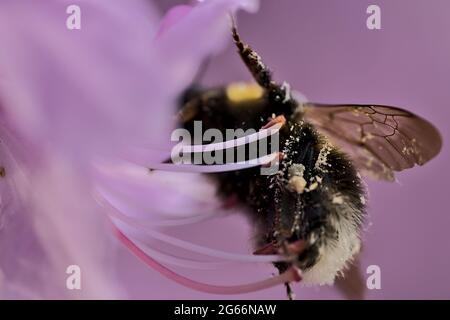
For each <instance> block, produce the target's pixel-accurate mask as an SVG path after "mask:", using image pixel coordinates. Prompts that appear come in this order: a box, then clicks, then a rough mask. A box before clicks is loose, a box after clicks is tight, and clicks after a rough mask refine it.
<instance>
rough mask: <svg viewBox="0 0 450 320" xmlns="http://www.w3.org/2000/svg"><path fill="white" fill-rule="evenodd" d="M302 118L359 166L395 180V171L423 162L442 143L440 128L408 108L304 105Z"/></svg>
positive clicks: (433, 153) (366, 172)
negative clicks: (407, 109)
mask: <svg viewBox="0 0 450 320" xmlns="http://www.w3.org/2000/svg"><path fill="white" fill-rule="evenodd" d="M303 107H304V108H303V111H304V112H303V113H301V114H302V115H303V117H302V119H303V120H305V121H307V122H309V123H311V124H313V125H314V126H315V127H316V128H317V130H319V131H320V132H321V133H323V134H324V135H325V136H326V137H328V138H329V139H330V141H331V142H332V143H334V144H335V145H336V146H338V147H340V148H341V149H342V150H343V151H345V152H347V153H348V154H349V156H350V157H351V159H352V160H353V162H354V164H355V166H356V167H357V169H358V170H359V171H360V172H361V173H362V174H365V175H369V176H371V177H374V178H376V179H384V180H389V181H392V180H394V173H393V171H402V170H404V169H408V168H411V167H413V166H414V165H416V164H418V165H423V164H424V163H426V162H427V161H429V160H430V159H432V158H433V157H434V156H436V155H437V154H438V153H439V151H440V149H441V146H442V140H441V136H440V134H439V132H438V130H437V129H436V128H435V127H434V126H433V125H432V124H431V123H429V122H428V121H426V120H424V119H422V118H420V117H419V116H416V115H414V114H412V113H410V112H408V111H406V110H402V109H400V108H396V107H388V106H377V105H325V104H311V103H305V104H303Z"/></svg>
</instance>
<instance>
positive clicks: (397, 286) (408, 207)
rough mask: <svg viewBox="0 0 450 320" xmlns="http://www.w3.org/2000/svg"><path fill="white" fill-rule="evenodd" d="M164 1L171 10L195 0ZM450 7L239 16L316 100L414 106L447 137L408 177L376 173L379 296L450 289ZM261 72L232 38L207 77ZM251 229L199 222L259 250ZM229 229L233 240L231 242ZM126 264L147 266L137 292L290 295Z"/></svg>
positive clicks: (248, 272)
mask: <svg viewBox="0 0 450 320" xmlns="http://www.w3.org/2000/svg"><path fill="white" fill-rule="evenodd" d="M154 2H155V3H156V4H157V5H158V7H159V8H160V10H161V12H162V13H163V12H165V11H166V10H167V9H168V8H170V7H171V6H173V5H175V4H180V3H186V2H185V1H171V0H155V1H154ZM371 4H377V5H378V6H380V8H381V21H382V22H381V23H382V29H381V30H368V29H367V27H366V19H367V17H368V14H367V13H366V9H367V7H368V6H369V5H371ZM449 10H450V2H448V1H447V0H433V1H424V0H397V1H388V0H385V1H383V0H377V1H375V2H374V1H366V0H345V1H344V0H340V1H336V0H277V1H269V0H266V1H264V0H263V1H261V9H260V11H259V12H258V13H257V14H254V15H250V14H247V13H241V14H240V15H239V17H238V25H239V29H240V33H241V36H242V37H243V38H244V39H245V41H247V42H248V43H249V44H250V45H252V47H253V48H254V49H256V51H258V52H259V53H260V55H261V56H262V57H263V59H264V61H265V62H266V64H267V65H268V66H269V67H270V68H271V69H272V70H273V71H274V75H275V78H276V79H277V80H279V81H283V80H286V81H288V82H289V83H290V84H291V86H292V87H293V88H295V90H298V91H300V92H302V93H303V94H304V95H306V97H308V99H309V100H311V101H317V102H328V103H376V104H386V105H394V106H399V107H403V108H405V109H408V110H410V111H412V112H414V113H416V114H418V115H420V116H423V117H424V118H426V119H428V120H429V121H430V122H432V123H433V124H434V125H436V126H437V127H438V128H439V130H440V132H441V134H442V136H443V140H444V146H443V149H442V151H441V153H440V155H439V156H438V157H437V158H436V159H434V160H432V161H431V162H430V163H428V164H427V165H426V166H424V167H415V168H413V169H410V170H408V171H406V172H403V173H401V174H398V175H397V178H398V181H399V182H398V183H386V182H374V181H368V186H369V207H368V223H367V230H366V231H365V232H364V235H363V240H364V251H363V254H362V262H361V265H362V269H363V271H365V270H366V268H367V267H368V266H369V265H378V266H379V267H380V268H381V289H380V290H368V291H367V292H366V298H368V299H402V298H406V299H415V298H422V299H432V298H447V299H448V298H450V254H449V250H448V246H449V244H450V212H449V205H448V199H447V197H448V194H449V191H448V190H450V182H449V178H450V175H449V173H448V163H449V160H450V159H449V150H448V148H447V141H448V139H449V138H450V132H449V126H448V121H450V117H449V116H450V109H449V108H450V90H449V79H450V62H449V57H450V20H449V19H448V11H449ZM249 79H250V76H249V74H248V72H247V70H246V69H245V67H244V65H243V64H242V63H241V61H240V60H239V57H238V56H237V54H236V53H235V48H234V47H233V46H232V45H231V38H230V45H229V47H228V49H227V50H226V51H224V52H223V53H222V54H220V55H219V56H217V57H214V59H213V60H212V63H211V64H210V66H209V68H208V71H207V73H206V75H205V77H204V79H203V84H204V85H221V84H226V83H228V82H230V81H236V80H249ZM211 230H213V231H211ZM249 230H250V228H249V226H248V225H247V222H246V220H245V219H243V218H242V217H240V216H236V215H231V216H230V217H227V218H225V219H220V220H217V221H213V222H210V223H209V224H208V226H205V225H198V226H196V227H194V228H192V229H191V230H190V231H189V232H190V235H189V236H190V239H194V240H195V239H196V238H198V239H199V241H202V242H204V241H205V238H206V239H208V244H210V245H215V244H216V245H220V246H221V247H222V248H223V249H227V250H233V251H240V252H248V250H251V248H250V241H249V237H250V236H251V235H250V232H249ZM221 237H222V238H223V237H225V238H228V240H227V241H219V240H218V239H219V238H221ZM200 239H201V240H200ZM224 242H225V243H224ZM243 244H245V245H244V246H243ZM245 246H246V247H245ZM123 254H124V255H129V253H126V252H124V253H123ZM119 264H120V261H119ZM123 268H124V272H125V269H126V273H136V274H141V275H142V278H141V280H140V281H137V280H136V283H132V284H130V288H131V290H132V292H131V293H132V296H134V297H138V298H158V299H230V298H233V299H241V298H245V299H285V291H284V288H283V287H277V288H272V289H268V290H265V291H261V292H256V293H251V294H245V295H237V296H216V295H208V294H203V293H199V292H194V291H192V290H190V289H187V288H184V287H181V286H179V285H178V284H176V283H173V282H171V281H170V280H167V279H165V278H163V277H162V276H160V275H159V274H158V273H156V272H154V271H152V270H150V269H147V268H146V267H144V266H143V265H141V264H140V262H139V261H137V260H136V263H135V264H132V265H130V264H129V263H127V264H126V266H125V265H124V266H123ZM271 273H275V270H274V269H273V268H271V266H265V265H261V266H256V267H255V266H254V265H252V266H251V267H248V268H241V269H239V270H234V269H230V270H225V271H224V272H223V273H222V275H221V277H220V278H219V279H218V278H217V275H209V274H208V273H207V272H202V273H201V274H200V273H199V274H198V275H197V276H200V275H201V279H202V280H204V281H208V282H213V283H214V282H220V283H225V284H228V283H230V284H232V283H241V282H243V281H245V282H247V281H248V280H250V279H260V278H263V277H267V275H270V274H271ZM193 276H194V277H195V276H196V275H195V274H193ZM135 278H137V277H135ZM294 287H295V292H296V295H297V298H299V299H317V298H321V299H322V298H323V299H336V298H342V297H343V296H342V295H341V294H340V293H339V292H338V291H337V290H336V289H335V288H331V287H314V288H304V287H301V286H299V285H295V286H294Z"/></svg>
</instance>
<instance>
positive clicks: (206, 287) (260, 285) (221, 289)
mask: <svg viewBox="0 0 450 320" xmlns="http://www.w3.org/2000/svg"><path fill="white" fill-rule="evenodd" d="M115 233H116V236H117V238H118V239H119V240H120V241H121V242H122V243H123V244H124V245H125V246H126V247H127V248H128V249H129V250H130V251H131V252H132V253H133V254H134V255H136V256H137V257H138V258H139V259H141V260H142V261H143V262H144V263H145V264H147V265H148V266H149V267H151V268H153V269H154V270H156V271H158V272H159V273H161V274H162V275H164V276H166V277H167V278H169V279H171V280H173V281H175V282H177V283H178V284H181V285H183V286H186V287H188V288H191V289H193V290H197V291H202V292H206V293H212V294H241V293H248V292H254V291H259V290H264V289H267V288H270V287H273V286H276V285H280V284H284V283H290V282H298V281H300V280H301V276H300V272H299V270H298V269H295V268H290V269H288V270H287V271H285V272H284V273H282V274H280V275H278V276H276V277H273V278H269V279H265V280H262V281H257V282H253V283H249V284H244V285H236V286H219V285H211V284H207V283H202V282H197V281H194V280H191V279H189V278H186V277H184V276H182V275H180V274H178V273H175V272H174V271H172V270H170V269H168V268H167V267H165V266H163V265H162V264H160V263H159V262H158V261H156V260H154V259H153V258H152V257H150V256H149V255H147V254H146V253H145V252H143V251H142V250H141V249H140V248H139V247H137V246H136V245H135V244H134V243H133V242H132V241H131V240H130V239H129V238H128V237H127V236H126V235H125V234H123V233H122V232H121V231H120V230H119V229H117V228H115Z"/></svg>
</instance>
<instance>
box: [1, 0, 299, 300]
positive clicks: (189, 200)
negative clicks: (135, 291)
mask: <svg viewBox="0 0 450 320" xmlns="http://www.w3.org/2000/svg"><path fill="white" fill-rule="evenodd" d="M70 4H72V3H71V1H44V0H37V1H34V2H33V5H31V4H30V3H29V2H27V1H16V0H5V1H2V3H1V4H0V42H1V44H2V45H1V50H0V159H1V163H0V166H2V167H3V168H4V173H5V176H4V177H3V178H1V181H0V188H1V189H0V196H1V212H0V219H1V220H0V221H1V223H0V225H1V229H0V257H1V258H0V297H2V298H16V297H17V298H119V297H127V296H128V295H127V290H126V289H127V286H128V285H129V284H127V283H126V282H124V281H119V280H118V279H119V276H118V275H117V268H116V262H117V260H116V259H117V257H116V254H117V252H118V250H119V248H121V247H122V245H123V244H125V245H126V246H127V247H128V248H129V249H130V250H131V251H132V252H133V253H135V254H136V255H137V256H138V257H139V258H141V259H142V261H143V262H145V263H147V264H148V265H150V266H151V267H153V268H155V269H157V270H158V271H160V272H161V273H162V274H164V275H166V276H168V277H171V278H173V279H174V280H176V281H178V282H179V283H182V284H183V285H187V286H189V287H192V288H195V289H198V290H203V291H208V292H216V293H219V292H222V293H227V292H228V293H231V292H245V291H250V290H256V289H260V288H263V287H267V286H270V285H274V284H277V283H280V282H284V281H286V280H290V279H294V278H295V277H297V275H296V274H293V273H286V274H284V275H282V276H279V277H275V278H272V279H268V280H263V281H262V282H258V283H255V284H252V285H243V286H242V285H236V286H231V287H221V286H219V285H218V286H215V285H207V284H202V283H200V282H199V281H194V280H190V279H188V278H187V277H184V276H181V275H179V274H177V273H175V272H173V271H171V270H169V269H168V268H167V267H166V266H165V265H176V266H178V267H182V268H194V269H202V268H213V269H215V268H218V267H223V266H228V264H229V263H230V262H233V263H234V262H237V263H242V262H244V263H254V262H264V261H272V260H273V259H274V258H277V257H271V256H267V257H255V256H252V255H251V254H237V253H232V252H224V251H218V250H215V249H213V248H209V247H208V246H207V245H194V244H193V243H191V242H189V241H186V240H181V239H179V238H178V237H176V236H174V235H171V234H170V232H166V229H167V228H170V227H174V228H178V227H182V226H187V227H190V225H191V224H193V223H197V222H199V221H203V220H205V219H209V218H210V217H212V216H217V215H220V213H222V211H223V210H222V209H221V207H220V204H219V203H218V202H217V200H216V199H215V197H214V195H213V190H212V188H211V187H210V185H209V183H208V182H206V181H204V178H203V177H201V176H199V175H198V174H195V173H187V174H184V173H181V174H178V173H170V174H169V173H157V174H155V175H151V176H150V175H149V174H148V171H147V169H146V167H145V166H146V165H147V164H151V163H158V162H159V161H161V160H162V159H164V157H167V155H168V154H169V153H168V152H170V140H169V138H170V131H171V130H172V129H173V127H174V125H175V123H174V119H173V115H174V113H175V108H176V100H177V98H178V97H179V95H180V93H181V92H182V91H183V90H184V89H185V88H186V87H187V86H188V85H189V84H190V83H191V81H192V79H193V77H194V76H195V74H196V72H197V70H198V68H199V66H200V64H201V62H202V61H203V59H204V58H205V57H207V56H209V55H211V54H215V53H217V52H219V51H220V50H221V49H222V48H223V47H224V46H225V45H226V43H227V42H229V20H228V19H229V17H228V15H229V13H230V12H234V11H236V10H238V9H240V8H245V9H247V10H251V11H254V10H256V8H257V2H256V0H255V1H254V0H246V1H245V0H215V1H205V2H202V3H200V4H198V5H197V6H195V7H192V8H191V7H186V6H184V7H178V8H176V9H174V10H173V11H171V13H170V14H169V15H168V18H167V19H165V20H164V21H163V22H162V23H161V26H162V28H161V29H160V27H159V23H158V17H157V13H156V12H155V10H154V9H153V8H152V7H151V5H149V3H148V1H144V0H132V1H127V2H126V3H125V2H120V1H110V0H98V1H95V2H93V1H87V0H84V1H83V0H81V1H77V5H78V6H79V7H80V8H81V12H82V25H81V29H80V30H68V29H67V28H66V25H65V20H66V18H67V13H66V8H67V7H68V6H69V5H70ZM182 180H187V182H186V184H183V183H182ZM199 195H201V196H200V197H199ZM117 239H119V240H120V241H121V242H122V244H120V242H119V241H117ZM169 247H170V248H169ZM186 253H191V255H192V254H193V256H195V257H193V258H191V257H190V258H186V257H187V256H186ZM197 256H202V257H203V258H200V257H199V258H197ZM205 257H207V258H208V260H205V259H204V258H205ZM70 265H78V266H79V267H80V268H81V270H82V275H83V282H82V283H83V289H82V290H80V291H77V290H75V291H71V290H68V289H67V287H66V278H67V276H68V275H67V274H66V269H67V267H68V266H70ZM221 270H222V272H224V271H223V270H224V269H223V268H222V269H221ZM225 270H226V269H225Z"/></svg>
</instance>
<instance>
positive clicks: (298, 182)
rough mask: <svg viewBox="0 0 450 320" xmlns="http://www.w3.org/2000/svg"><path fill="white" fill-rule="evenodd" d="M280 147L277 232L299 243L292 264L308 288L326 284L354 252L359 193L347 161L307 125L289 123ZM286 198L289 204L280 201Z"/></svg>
mask: <svg viewBox="0 0 450 320" xmlns="http://www.w3.org/2000/svg"><path fill="white" fill-rule="evenodd" d="M289 131H290V132H289V134H288V136H287V138H286V141H285V143H284V145H285V146H286V145H287V147H285V150H284V154H285V157H286V158H285V160H284V166H283V169H282V179H284V181H285V184H284V186H283V187H282V188H286V189H285V190H282V191H281V192H279V194H280V200H281V201H279V203H280V209H281V216H282V217H283V219H282V223H281V225H280V226H279V228H280V229H281V233H283V232H284V233H287V231H289V230H288V229H287V228H288V227H289V226H292V227H291V230H290V231H291V233H290V235H289V238H288V241H289V242H293V241H296V240H303V241H305V245H306V247H305V250H304V251H303V252H302V253H301V254H300V255H299V256H298V257H297V260H296V264H297V265H298V266H299V267H300V268H301V269H302V270H303V272H304V275H303V279H304V282H305V283H308V284H331V283H333V281H334V279H335V276H336V275H337V274H338V273H339V272H340V271H342V270H343V269H344V268H345V267H346V265H347V263H348V262H349V261H351V259H352V258H353V257H354V255H355V254H356V253H357V252H358V251H359V248H360V237H359V234H360V229H361V225H362V221H363V217H364V211H365V192H364V187H363V184H362V182H361V179H360V177H359V175H358V173H357V172H356V170H355V168H354V167H353V165H352V163H351V161H350V160H349V159H348V158H347V157H346V156H345V155H344V154H343V153H341V152H340V151H339V150H338V149H337V148H336V147H334V146H333V145H332V144H331V143H329V142H328V141H327V140H326V139H325V138H324V137H322V136H320V135H319V134H318V133H317V131H316V130H315V129H314V128H313V127H312V126H310V125H308V124H305V123H304V124H293V125H291V127H290V129H289ZM287 198H292V199H295V201H292V200H291V201H286V200H287Z"/></svg>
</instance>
